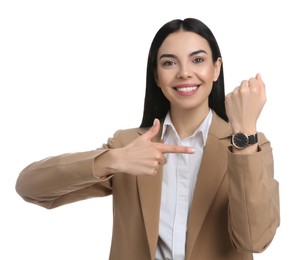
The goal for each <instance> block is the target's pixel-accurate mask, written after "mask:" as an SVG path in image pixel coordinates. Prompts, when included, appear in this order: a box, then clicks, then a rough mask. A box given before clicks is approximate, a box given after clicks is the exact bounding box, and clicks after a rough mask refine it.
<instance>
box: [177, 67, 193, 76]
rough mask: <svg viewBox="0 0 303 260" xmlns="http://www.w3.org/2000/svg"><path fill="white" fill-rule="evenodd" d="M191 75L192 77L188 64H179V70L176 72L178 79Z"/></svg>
mask: <svg viewBox="0 0 303 260" xmlns="http://www.w3.org/2000/svg"><path fill="white" fill-rule="evenodd" d="M191 77H192V72H191V70H190V68H189V67H188V66H181V67H180V68H179V71H178V73H177V78H178V79H186V78H191Z"/></svg>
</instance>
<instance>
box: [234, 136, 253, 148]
mask: <svg viewBox="0 0 303 260" xmlns="http://www.w3.org/2000/svg"><path fill="white" fill-rule="evenodd" d="M231 140H232V144H233V145H234V146H235V147H236V148H238V149H243V148H245V147H246V146H247V145H248V141H249V140H248V136H247V135H246V134H243V133H237V134H235V135H233V136H232V139H231Z"/></svg>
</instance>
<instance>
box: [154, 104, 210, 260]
mask: <svg viewBox="0 0 303 260" xmlns="http://www.w3.org/2000/svg"><path fill="white" fill-rule="evenodd" d="M212 115H213V113H212V111H211V110H210V112H209V113H208V115H207V117H206V118H205V119H204V120H203V122H202V124H201V125H200V126H199V127H198V129H197V130H196V131H195V133H194V134H193V135H192V136H190V137H188V138H185V139H183V140H180V138H179V136H178V134H177V132H176V130H175V127H174V126H173V124H172V122H171V118H170V115H169V113H168V114H167V116H166V118H165V120H164V124H163V130H162V140H163V143H165V144H178V145H182V146H190V147H193V148H194V149H195V153H194V154H174V153H169V154H166V158H167V163H166V164H165V165H164V168H163V180H162V195H161V208H160V224H159V238H158V246H157V251H156V260H184V258H185V243H186V231H187V219H188V214H189V210H190V208H191V203H192V199H193V193H194V188H195V184H196V180H197V176H198V171H199V168H200V164H201V159H202V155H203V150H204V146H205V144H206V139H207V135H208V130H209V127H210V123H211V120H212Z"/></svg>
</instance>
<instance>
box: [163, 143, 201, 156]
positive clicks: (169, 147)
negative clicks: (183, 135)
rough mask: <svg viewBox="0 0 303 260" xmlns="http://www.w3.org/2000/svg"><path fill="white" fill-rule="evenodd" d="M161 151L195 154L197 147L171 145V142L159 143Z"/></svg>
mask: <svg viewBox="0 0 303 260" xmlns="http://www.w3.org/2000/svg"><path fill="white" fill-rule="evenodd" d="M158 149H159V151H160V152H162V153H186V154H193V153H195V149H194V148H192V147H189V146H180V145H170V144H159V147H158Z"/></svg>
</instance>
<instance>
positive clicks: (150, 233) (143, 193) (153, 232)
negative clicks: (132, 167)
mask: <svg viewBox="0 0 303 260" xmlns="http://www.w3.org/2000/svg"><path fill="white" fill-rule="evenodd" d="M160 133H161V131H160ZM153 141H155V142H160V134H159V135H158V136H157V137H155V138H154V140H153ZM162 175H163V167H159V170H158V173H157V174H156V175H155V176H137V180H138V190H139V196H140V203H141V210H142V214H143V219H144V224H145V229H146V235H147V240H148V245H149V250H150V257H151V258H150V259H154V258H155V253H156V248H157V242H158V230H159V217H160V203H161V190H162Z"/></svg>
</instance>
